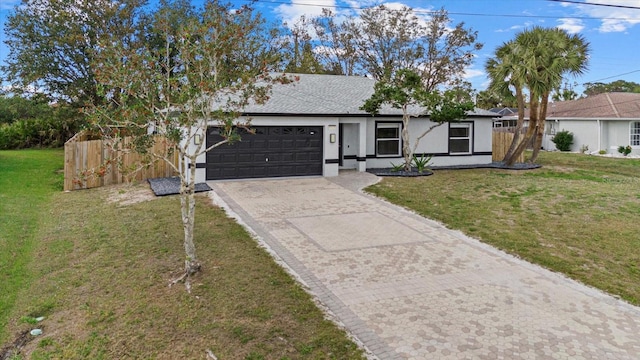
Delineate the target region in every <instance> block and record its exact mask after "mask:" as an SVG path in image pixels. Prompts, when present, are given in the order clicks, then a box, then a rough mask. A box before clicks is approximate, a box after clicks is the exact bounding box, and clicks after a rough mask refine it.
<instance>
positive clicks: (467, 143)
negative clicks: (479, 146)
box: [449, 123, 473, 154]
mask: <svg viewBox="0 0 640 360" xmlns="http://www.w3.org/2000/svg"><path fill="white" fill-rule="evenodd" d="M472 130H473V124H472V123H460V124H450V125H449V153H450V154H471V152H472V151H471V144H472V139H471V134H472V133H473V131H472Z"/></svg>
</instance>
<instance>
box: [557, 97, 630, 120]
mask: <svg viewBox="0 0 640 360" xmlns="http://www.w3.org/2000/svg"><path fill="white" fill-rule="evenodd" d="M557 118H573V119H587V118H593V119H633V118H636V119H637V118H640V94H636V93H623V92H614V93H603V94H598V95H592V96H588V97H586V98H581V99H577V100H571V101H559V102H553V103H549V107H548V108H547V119H557Z"/></svg>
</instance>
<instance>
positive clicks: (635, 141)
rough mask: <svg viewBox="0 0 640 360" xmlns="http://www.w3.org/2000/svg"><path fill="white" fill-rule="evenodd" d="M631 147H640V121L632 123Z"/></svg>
mask: <svg viewBox="0 0 640 360" xmlns="http://www.w3.org/2000/svg"><path fill="white" fill-rule="evenodd" d="M629 140H630V143H631V146H640V121H636V122H632V123H631V138H630V139H629Z"/></svg>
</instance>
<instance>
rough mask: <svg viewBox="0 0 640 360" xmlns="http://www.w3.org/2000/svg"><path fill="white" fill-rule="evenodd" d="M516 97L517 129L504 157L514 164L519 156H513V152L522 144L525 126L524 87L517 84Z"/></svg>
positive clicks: (505, 160) (506, 160)
mask: <svg viewBox="0 0 640 360" xmlns="http://www.w3.org/2000/svg"><path fill="white" fill-rule="evenodd" d="M516 99H517V101H518V122H516V129H515V132H514V134H513V140H512V141H511V145H510V146H509V150H507V153H506V154H505V155H504V158H503V159H502V161H504V162H505V163H511V164H512V165H513V163H515V159H516V158H517V157H514V156H513V152H514V151H515V150H516V147H518V145H519V144H520V135H521V134H520V133H521V132H522V128H523V127H524V95H523V94H522V88H521V87H520V86H516Z"/></svg>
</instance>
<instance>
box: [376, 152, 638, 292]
mask: <svg viewBox="0 0 640 360" xmlns="http://www.w3.org/2000/svg"><path fill="white" fill-rule="evenodd" d="M539 162H540V163H541V164H542V165H543V167H542V168H541V169H537V170H527V171H508V170H487V169H482V170H436V171H435V174H434V175H432V176H428V177H419V178H384V180H383V181H382V182H380V183H379V184H376V185H374V186H371V187H369V188H368V189H367V190H368V191H370V192H372V193H374V194H376V195H378V196H381V197H384V198H386V199H388V200H389V201H391V202H393V203H396V204H398V205H401V206H404V207H407V208H410V209H412V210H415V211H416V212H418V213H420V214H421V215H423V216H425V217H428V218H432V219H435V220H438V221H440V222H442V223H444V224H445V225H446V226H447V227H449V228H452V229H459V230H461V231H463V232H464V233H466V234H467V235H470V236H472V237H475V238H477V239H480V240H481V241H483V242H486V243H488V244H491V245H493V246H495V247H497V248H500V249H503V250H505V251H507V252H509V253H512V254H514V255H517V256H519V257H522V258H523V259H526V260H528V261H531V262H533V263H537V264H540V265H542V266H544V267H546V268H549V269H551V270H553V271H557V272H562V273H564V274H566V275H568V276H569V277H572V278H574V279H576V280H579V281H581V282H583V283H585V284H588V285H591V286H594V287H597V288H600V289H602V290H605V291H607V292H609V293H611V294H614V295H618V296H621V297H622V298H624V299H625V300H627V301H629V302H631V303H633V304H635V305H640V159H620V158H606V157H598V156H588V155H583V154H571V153H559V152H553V153H552V152H543V153H541V154H540V159H539Z"/></svg>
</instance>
